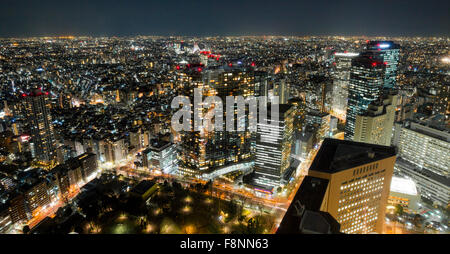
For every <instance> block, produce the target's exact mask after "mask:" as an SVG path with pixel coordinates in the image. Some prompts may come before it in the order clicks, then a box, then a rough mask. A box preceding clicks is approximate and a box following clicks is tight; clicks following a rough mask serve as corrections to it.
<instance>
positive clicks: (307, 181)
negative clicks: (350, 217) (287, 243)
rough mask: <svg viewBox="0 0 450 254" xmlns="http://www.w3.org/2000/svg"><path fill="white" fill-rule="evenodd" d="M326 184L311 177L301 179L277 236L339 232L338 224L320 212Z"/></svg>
mask: <svg viewBox="0 0 450 254" xmlns="http://www.w3.org/2000/svg"><path fill="white" fill-rule="evenodd" d="M328 182H329V181H328V180H327V179H322V178H317V177H312V176H306V177H305V178H304V179H303V182H302V184H301V185H300V188H299V189H298V191H297V193H296V194H295V197H294V199H293V200H292V203H291V205H290V206H289V208H288V210H287V211H286V214H285V215H284V217H283V220H282V221H281V223H280V226H279V227H278V230H277V234H296V233H297V234H298V233H324V234H325V233H331V232H332V233H338V232H339V229H340V225H339V223H338V222H337V221H336V220H335V219H334V218H333V217H332V216H331V215H329V214H328V213H326V212H322V211H320V207H321V206H322V202H323V199H324V197H325V193H326V190H327V187H328Z"/></svg>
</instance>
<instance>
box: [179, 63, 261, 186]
mask: <svg viewBox="0 0 450 254" xmlns="http://www.w3.org/2000/svg"><path fill="white" fill-rule="evenodd" d="M192 85H193V87H196V88H200V87H201V88H202V89H203V99H204V97H205V96H211V95H214V96H217V97H219V98H221V99H222V102H223V105H224V108H223V110H224V113H226V97H227V96H242V97H243V98H244V99H245V98H247V97H249V96H255V97H256V96H258V95H259V88H256V86H255V76H254V73H253V72H252V71H248V70H246V69H243V68H238V67H228V66H226V67H222V68H217V69H209V70H206V71H205V72H204V73H203V75H202V77H201V81H196V82H194V83H193V84H192ZM190 93H191V94H193V88H192V90H191V91H190ZM191 102H193V98H191ZM247 109H248V104H247ZM206 112H207V111H206V110H203V114H206ZM248 116H249V114H248V112H246V114H245V118H244V119H237V105H236V104H235V106H234V119H235V120H234V126H235V130H237V123H238V122H239V121H242V122H245V126H246V127H245V130H244V131H229V130H227V129H226V128H225V125H226V115H224V116H223V131H216V130H214V131H210V132H208V131H206V130H204V131H200V132H199V131H190V132H184V133H183V134H182V142H181V147H180V148H181V150H180V158H179V161H180V165H179V171H180V173H182V174H184V175H196V176H203V177H205V178H213V177H215V176H217V172H219V170H220V172H226V171H227V170H231V168H228V167H229V166H233V165H236V164H241V163H247V162H249V161H250V159H251V156H252V149H253V150H254V148H252V143H254V142H252V141H253V140H254V137H255V133H252V132H250V130H249V128H248V126H249V119H248ZM245 165H246V164H245ZM243 167H244V166H243Z"/></svg>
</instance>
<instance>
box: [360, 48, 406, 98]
mask: <svg viewBox="0 0 450 254" xmlns="http://www.w3.org/2000/svg"><path fill="white" fill-rule="evenodd" d="M367 51H368V52H370V53H373V54H375V55H376V56H377V57H378V58H379V60H380V61H382V62H383V63H385V65H386V69H385V75H384V88H388V89H392V88H395V87H396V81H397V66H398V58H399V51H400V47H399V45H398V44H395V43H394V42H392V41H369V42H368V43H367Z"/></svg>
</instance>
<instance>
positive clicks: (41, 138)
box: [22, 89, 56, 163]
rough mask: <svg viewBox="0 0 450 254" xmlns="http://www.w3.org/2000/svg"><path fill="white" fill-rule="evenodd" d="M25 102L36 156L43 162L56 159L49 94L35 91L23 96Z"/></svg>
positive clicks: (38, 90) (26, 115)
mask: <svg viewBox="0 0 450 254" xmlns="http://www.w3.org/2000/svg"><path fill="white" fill-rule="evenodd" d="M22 97H23V98H24V102H25V107H24V108H25V117H26V120H27V122H28V127H29V130H30V134H31V142H32V143H33V146H34V156H35V158H37V159H38V160H40V161H42V162H46V163H48V162H52V161H54V160H55V159H56V140H55V136H54V133H53V126H52V117H51V115H50V100H49V98H48V92H42V91H41V90H40V89H35V90H33V91H32V92H31V93H28V94H26V93H24V94H22Z"/></svg>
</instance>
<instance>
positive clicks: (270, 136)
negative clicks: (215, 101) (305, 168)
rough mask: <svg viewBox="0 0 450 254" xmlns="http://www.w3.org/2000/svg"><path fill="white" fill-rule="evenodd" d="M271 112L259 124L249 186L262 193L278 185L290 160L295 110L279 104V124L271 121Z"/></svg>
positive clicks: (289, 106)
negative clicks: (253, 168)
mask: <svg viewBox="0 0 450 254" xmlns="http://www.w3.org/2000/svg"><path fill="white" fill-rule="evenodd" d="M270 111H271V110H268V112H267V123H262V122H261V123H258V128H257V135H256V136H257V137H256V156H255V173H254V176H253V179H252V180H251V184H252V185H254V186H256V187H258V188H261V189H262V190H265V191H272V189H273V188H274V187H276V186H279V185H280V184H281V181H282V178H283V176H284V174H285V173H286V172H287V170H288V168H289V166H290V163H291V160H290V154H291V148H292V136H293V130H294V119H295V115H296V112H295V107H293V106H291V105H287V104H280V105H279V113H278V121H277V122H276V123H273V122H271V120H270V119H271V112H270Z"/></svg>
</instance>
